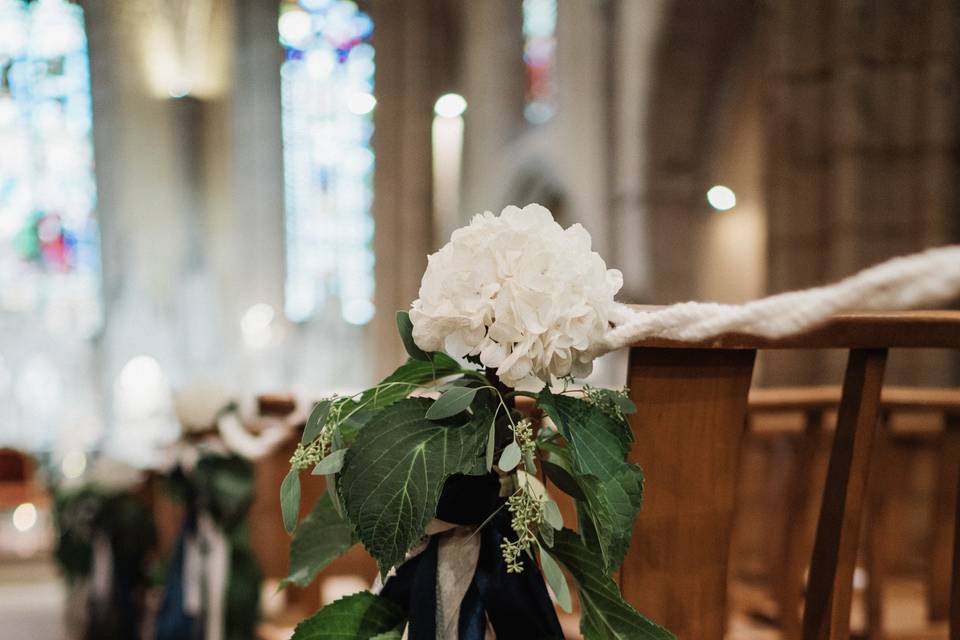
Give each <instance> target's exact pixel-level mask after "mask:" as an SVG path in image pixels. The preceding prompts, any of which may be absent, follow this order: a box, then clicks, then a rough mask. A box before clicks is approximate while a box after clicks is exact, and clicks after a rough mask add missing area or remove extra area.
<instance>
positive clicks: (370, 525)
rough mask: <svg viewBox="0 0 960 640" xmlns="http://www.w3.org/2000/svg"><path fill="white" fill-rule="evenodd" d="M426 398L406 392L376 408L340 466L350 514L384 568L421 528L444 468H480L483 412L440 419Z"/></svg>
mask: <svg viewBox="0 0 960 640" xmlns="http://www.w3.org/2000/svg"><path fill="white" fill-rule="evenodd" d="M430 404H431V403H430V401H429V400H426V399H424V398H411V399H408V400H403V401H401V402H398V403H396V404H394V405H392V406H390V407H389V408H387V409H384V410H383V411H381V412H380V413H379V414H377V415H376V416H375V417H374V418H373V419H372V420H370V422H369V423H368V424H367V426H366V427H364V428H363V430H362V431H360V433H359V435H358V436H357V440H356V442H354V444H353V446H351V447H350V449H349V452H348V453H347V457H346V460H345V461H344V465H343V470H342V472H341V473H340V494H341V495H342V496H343V499H344V506H345V507H346V511H347V514H348V516H349V518H350V521H351V522H353V523H354V524H355V525H356V527H357V534H358V535H359V537H360V540H361V541H362V542H363V544H364V546H365V547H366V548H367V550H368V551H369V552H370V554H371V555H372V556H373V557H374V558H376V560H377V562H378V563H379V564H380V569H381V571H382V572H383V573H386V572H387V571H388V570H389V569H390V568H391V567H393V566H395V565H397V564H399V563H400V562H401V561H402V560H403V558H404V556H405V555H406V553H407V551H408V550H409V549H410V548H411V547H412V546H413V545H414V544H415V543H416V542H417V541H418V540H419V539H420V538H421V537H422V536H423V534H424V531H425V529H426V526H427V523H428V522H429V521H430V519H431V518H433V517H434V515H435V514H436V510H437V501H438V499H439V497H440V491H441V489H442V488H443V483H444V481H445V480H446V479H447V477H448V476H450V475H452V474H455V473H463V474H467V475H480V474H483V473H485V472H486V470H485V467H484V459H483V450H484V446H485V444H486V440H487V424H488V423H489V420H490V419H491V416H490V415H489V413H487V412H478V414H476V415H475V416H474V418H473V420H471V421H470V422H468V423H466V424H459V425H458V424H453V423H441V422H435V421H432V420H428V419H427V418H426V412H427V409H428V407H429V406H430Z"/></svg>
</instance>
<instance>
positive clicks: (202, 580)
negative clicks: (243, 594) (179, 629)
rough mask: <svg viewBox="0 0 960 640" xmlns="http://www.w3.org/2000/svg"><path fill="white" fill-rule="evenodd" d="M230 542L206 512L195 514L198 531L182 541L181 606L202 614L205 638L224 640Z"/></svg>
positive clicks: (188, 610) (186, 609)
mask: <svg viewBox="0 0 960 640" xmlns="http://www.w3.org/2000/svg"><path fill="white" fill-rule="evenodd" d="M229 579H230V542H229V540H227V537H226V536H225V535H224V534H223V530H222V529H220V527H218V526H217V524H216V523H215V522H214V521H213V518H211V517H210V514H208V513H205V512H203V513H200V514H199V515H198V516H197V530H196V532H195V533H194V534H192V535H190V536H188V537H187V539H186V540H185V541H184V552H183V608H184V611H186V612H187V613H188V614H190V615H191V616H192V617H200V616H202V617H203V621H204V622H203V625H204V635H203V637H204V640H223V636H224V626H225V623H226V594H227V582H228V581H229Z"/></svg>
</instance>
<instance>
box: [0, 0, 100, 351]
mask: <svg viewBox="0 0 960 640" xmlns="http://www.w3.org/2000/svg"><path fill="white" fill-rule="evenodd" d="M92 130H93V116H92V108H91V97H90V73H89V61H88V57H87V39H86V34H85V31H84V22H83V11H82V9H81V8H80V7H79V6H78V5H76V4H74V3H72V2H68V1H66V0H36V1H35V2H31V3H27V2H25V1H23V0H0V309H3V310H8V311H11V310H13V311H34V312H38V311H39V312H41V313H42V314H44V315H46V316H48V318H49V316H51V315H56V316H58V317H59V318H60V319H61V320H62V319H63V317H69V319H70V321H69V322H67V323H63V322H62V321H60V322H57V321H54V322H53V323H52V324H56V325H59V326H61V327H62V326H64V325H65V324H68V325H70V328H71V330H72V331H74V332H76V333H78V334H80V335H91V334H92V333H94V332H96V331H97V330H98V329H99V328H100V326H101V323H102V303H101V298H100V247H99V233H98V228H97V222H96V217H95V210H96V204H97V190H96V184H95V179H94V166H93V139H92Z"/></svg>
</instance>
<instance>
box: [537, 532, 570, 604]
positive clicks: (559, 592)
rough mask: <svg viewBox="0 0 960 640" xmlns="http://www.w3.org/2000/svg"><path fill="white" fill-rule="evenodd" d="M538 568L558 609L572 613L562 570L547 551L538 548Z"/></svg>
mask: <svg viewBox="0 0 960 640" xmlns="http://www.w3.org/2000/svg"><path fill="white" fill-rule="evenodd" d="M540 568H541V569H542V570H543V577H544V578H546V580H547V584H548V585H550V589H551V590H552V591H553V595H554V596H556V598H557V604H558V605H560V608H561V609H563V610H564V611H566V612H567V613H571V612H572V611H573V601H572V599H571V597H570V586H569V585H567V578H566V576H564V575H563V570H562V569H561V568H560V565H558V564H557V561H556V560H554V559H553V558H552V557H551V556H550V554H549V553H547V550H546V549H544V548H543V547H540Z"/></svg>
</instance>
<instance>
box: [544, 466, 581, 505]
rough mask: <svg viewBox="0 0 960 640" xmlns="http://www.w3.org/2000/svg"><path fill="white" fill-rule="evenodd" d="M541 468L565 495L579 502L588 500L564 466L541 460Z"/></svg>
mask: <svg viewBox="0 0 960 640" xmlns="http://www.w3.org/2000/svg"><path fill="white" fill-rule="evenodd" d="M540 468H542V469H543V472H544V473H545V474H547V479H548V480H550V482H552V483H553V484H555V485H557V488H559V489H560V490H561V491H563V492H564V493H565V494H567V495H568V496H570V497H571V498H576V499H577V500H586V498H587V497H586V495H584V493H583V491H582V490H581V489H580V487H579V486H578V485H577V481H576V480H574V479H573V476H571V475H570V472H569V471H567V470H566V469H564V468H563V467H562V466H560V465H559V464H555V463H553V462H550V461H549V460H541V461H540Z"/></svg>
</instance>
